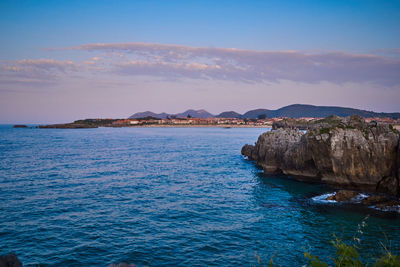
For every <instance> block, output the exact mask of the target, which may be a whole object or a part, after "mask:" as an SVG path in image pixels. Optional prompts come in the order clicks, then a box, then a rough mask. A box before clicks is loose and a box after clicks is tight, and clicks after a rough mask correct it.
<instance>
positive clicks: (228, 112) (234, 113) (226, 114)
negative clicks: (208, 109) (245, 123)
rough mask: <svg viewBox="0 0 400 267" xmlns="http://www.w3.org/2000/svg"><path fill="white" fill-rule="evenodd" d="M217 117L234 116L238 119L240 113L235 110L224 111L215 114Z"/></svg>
mask: <svg viewBox="0 0 400 267" xmlns="http://www.w3.org/2000/svg"><path fill="white" fill-rule="evenodd" d="M215 117H217V118H235V119H239V118H241V117H242V115H241V114H239V113H237V112H235V111H225V112H222V113H221V114H219V115H217V116H215Z"/></svg>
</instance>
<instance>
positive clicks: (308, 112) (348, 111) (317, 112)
mask: <svg viewBox="0 0 400 267" xmlns="http://www.w3.org/2000/svg"><path fill="white" fill-rule="evenodd" d="M330 115H337V116H341V117H346V116H350V115H360V116H362V117H365V118H366V117H381V118H382V117H389V118H393V119H399V118H400V112H374V111H367V110H362V109H356V108H348V107H339V106H314V105H308V104H293V105H288V106H284V107H281V108H279V109H276V110H270V109H262V108H260V109H253V110H249V111H247V112H245V113H244V114H240V113H237V112H235V111H225V112H222V113H220V114H218V115H213V114H211V113H209V112H208V111H206V110H204V109H199V110H194V109H188V110H186V111H184V112H181V113H176V114H168V113H165V112H162V113H154V112H151V111H145V112H138V113H135V114H133V115H132V116H130V117H129V118H130V119H137V118H143V117H149V116H150V117H155V118H160V119H166V118H167V117H170V118H174V117H176V118H186V117H188V116H189V117H193V118H241V119H257V118H264V117H265V118H276V117H290V118H301V117H315V118H324V117H328V116H330Z"/></svg>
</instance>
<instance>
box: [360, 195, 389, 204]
mask: <svg viewBox="0 0 400 267" xmlns="http://www.w3.org/2000/svg"><path fill="white" fill-rule="evenodd" d="M387 201H389V198H387V197H386V196H378V195H373V196H369V197H367V198H364V199H363V200H361V204H363V205H368V206H371V205H375V204H378V203H382V202H387Z"/></svg>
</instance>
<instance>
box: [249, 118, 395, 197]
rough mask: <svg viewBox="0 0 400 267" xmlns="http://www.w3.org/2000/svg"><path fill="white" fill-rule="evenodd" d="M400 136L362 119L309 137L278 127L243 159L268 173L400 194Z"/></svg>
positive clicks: (320, 126)
mask: <svg viewBox="0 0 400 267" xmlns="http://www.w3.org/2000/svg"><path fill="white" fill-rule="evenodd" d="M399 142H400V138H399V132H398V131H397V130H394V129H393V128H392V127H391V126H390V125H388V124H382V123H376V122H371V123H366V122H365V121H364V119H363V118H361V117H359V116H351V117H347V118H340V117H336V116H335V117H328V118H326V119H324V120H320V121H317V122H316V123H315V124H313V125H311V126H310V127H309V130H308V131H307V132H304V131H299V130H298V129H293V128H292V127H289V128H284V127H283V128H278V129H276V130H272V131H271V132H266V133H263V134H262V135H261V136H260V137H259V138H258V141H257V142H256V144H255V145H254V146H252V145H245V146H244V147H243V148H242V154H243V155H245V156H247V157H248V158H249V159H250V160H255V161H257V163H258V164H259V165H260V166H262V168H263V169H264V172H265V173H284V174H287V175H290V176H292V177H293V178H295V179H299V180H303V181H321V182H324V183H327V184H331V185H335V186H339V187H345V188H354V189H359V190H365V191H370V192H381V193H388V194H391V195H399V191H400V190H399V172H400V147H399V146H400V145H399Z"/></svg>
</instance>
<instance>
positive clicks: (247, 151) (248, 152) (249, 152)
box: [242, 145, 255, 160]
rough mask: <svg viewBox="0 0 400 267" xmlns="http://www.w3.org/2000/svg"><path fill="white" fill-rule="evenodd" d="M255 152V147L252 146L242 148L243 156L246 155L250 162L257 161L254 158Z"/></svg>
mask: <svg viewBox="0 0 400 267" xmlns="http://www.w3.org/2000/svg"><path fill="white" fill-rule="evenodd" d="M253 151H254V146H252V145H244V146H243V147H242V155H246V156H247V157H248V158H249V159H250V160H255V158H253V156H252V152H253Z"/></svg>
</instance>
